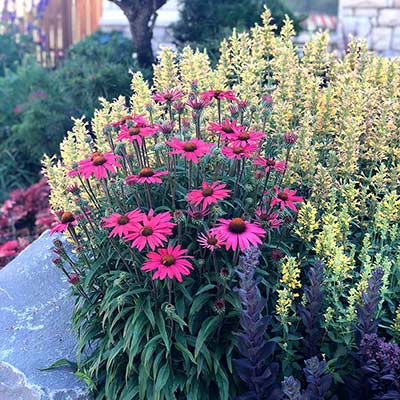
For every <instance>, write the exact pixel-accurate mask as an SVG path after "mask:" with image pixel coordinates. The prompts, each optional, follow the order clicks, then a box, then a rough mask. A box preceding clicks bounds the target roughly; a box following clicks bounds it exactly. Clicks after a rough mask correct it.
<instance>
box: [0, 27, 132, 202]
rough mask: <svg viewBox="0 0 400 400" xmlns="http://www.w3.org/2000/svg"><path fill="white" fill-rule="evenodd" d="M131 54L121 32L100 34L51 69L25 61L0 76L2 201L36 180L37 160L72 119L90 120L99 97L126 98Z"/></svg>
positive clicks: (50, 151)
mask: <svg viewBox="0 0 400 400" xmlns="http://www.w3.org/2000/svg"><path fill="white" fill-rule="evenodd" d="M0 38H1V36H0ZM0 40H1V39H0ZM132 53H133V47H132V44H131V42H130V41H129V40H128V39H126V38H124V37H123V36H122V34H120V33H111V34H106V33H101V32H98V33H95V34H93V35H91V36H89V37H88V38H86V39H85V40H83V41H82V42H80V43H78V44H77V45H75V46H73V47H72V48H71V49H70V51H69V52H68V55H67V58H66V59H65V60H64V61H63V62H62V63H61V64H60V65H59V66H58V68H57V69H55V70H48V69H46V68H43V67H42V66H40V65H39V64H37V62H36V61H35V60H34V59H32V58H29V59H26V60H25V61H24V62H23V63H22V65H20V66H18V67H17V68H16V70H15V71H14V72H10V73H8V74H7V76H4V77H2V78H0V96H1V98H3V99H8V101H3V102H1V104H0V156H1V157H2V163H1V167H0V200H1V199H2V198H4V197H6V194H7V192H8V191H9V190H11V189H14V188H17V187H23V186H26V185H28V184H30V183H32V182H34V181H36V180H37V179H38V172H39V170H40V159H41V158H42V156H43V154H44V153H48V154H53V153H55V152H57V149H58V144H59V143H60V141H61V139H62V138H63V136H64V134H65V132H66V131H67V130H69V129H70V128H71V127H72V119H71V118H72V117H77V116H81V115H82V114H84V115H86V116H87V117H91V116H92V113H93V110H94V109H95V108H96V107H98V106H99V105H100V103H99V97H104V98H106V99H108V100H112V99H113V98H115V97H118V96H119V95H121V94H122V95H127V94H128V91H129V85H130V74H129V69H135V65H134V61H133V59H132Z"/></svg>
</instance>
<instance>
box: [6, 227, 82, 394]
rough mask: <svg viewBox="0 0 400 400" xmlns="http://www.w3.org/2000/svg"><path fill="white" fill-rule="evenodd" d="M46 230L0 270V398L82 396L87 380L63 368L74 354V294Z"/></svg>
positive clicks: (72, 358)
mask: <svg viewBox="0 0 400 400" xmlns="http://www.w3.org/2000/svg"><path fill="white" fill-rule="evenodd" d="M53 239H54V237H50V236H49V234H48V232H45V233H44V234H43V235H42V236H41V237H40V238H39V239H38V240H36V241H35V242H34V243H32V244H31V245H30V246H29V247H28V248H26V249H25V250H24V251H23V252H22V253H21V254H20V255H19V256H18V257H17V258H16V259H14V260H13V261H12V262H11V263H10V264H8V265H7V266H6V267H5V268H3V269H2V270H1V271H0V400H86V399H88V398H89V396H88V395H87V392H86V388H85V385H84V384H83V383H82V382H81V381H80V380H78V379H77V378H76V377H75V376H74V375H73V373H72V372H71V371H70V370H69V369H67V368H58V369H54V370H50V371H40V369H41V368H46V367H47V366H49V365H50V364H52V363H54V362H55V361H57V360H59V359H61V358H67V359H68V360H74V359H75V356H74V351H75V344H76V341H75V337H74V334H73V331H72V328H71V323H70V319H71V312H72V299H71V297H70V295H69V293H70V290H69V284H68V283H67V280H66V278H65V276H64V275H63V274H62V272H61V271H59V270H58V269H57V268H56V267H55V266H54V265H53V264H52V262H51V260H52V258H53V256H54V255H53V253H52V251H51V248H52V240H53Z"/></svg>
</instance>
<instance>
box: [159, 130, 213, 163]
mask: <svg viewBox="0 0 400 400" xmlns="http://www.w3.org/2000/svg"><path fill="white" fill-rule="evenodd" d="M166 143H167V145H168V146H170V147H172V148H173V149H174V150H173V151H170V152H169V153H168V154H180V155H182V156H183V157H185V158H186V159H187V160H189V161H193V163H195V164H197V163H198V162H199V158H200V157H202V156H204V155H205V154H209V153H210V148H211V147H212V143H205V142H203V141H202V140H200V139H190V140H189V141H187V142H183V141H181V140H179V139H177V138H176V137H173V138H172V139H171V140H170V141H166Z"/></svg>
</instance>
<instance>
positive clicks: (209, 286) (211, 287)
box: [196, 283, 215, 296]
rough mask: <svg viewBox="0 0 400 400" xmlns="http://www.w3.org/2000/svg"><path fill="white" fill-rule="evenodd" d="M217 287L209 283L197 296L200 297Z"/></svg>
mask: <svg viewBox="0 0 400 400" xmlns="http://www.w3.org/2000/svg"><path fill="white" fill-rule="evenodd" d="M214 288H215V285H213V284H211V283H209V284H208V285H205V286H203V287H202V288H201V289H200V290H199V291H198V292H197V293H196V296H199V295H200V294H202V293H204V292H208V291H209V290H211V289H214Z"/></svg>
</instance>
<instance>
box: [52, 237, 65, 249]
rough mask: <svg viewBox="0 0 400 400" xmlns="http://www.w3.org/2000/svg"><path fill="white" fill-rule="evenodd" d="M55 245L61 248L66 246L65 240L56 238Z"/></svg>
mask: <svg viewBox="0 0 400 400" xmlns="http://www.w3.org/2000/svg"><path fill="white" fill-rule="evenodd" d="M53 245H54V246H55V247H57V248H60V249H61V248H63V247H64V245H63V242H62V241H61V240H60V239H54V240H53Z"/></svg>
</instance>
